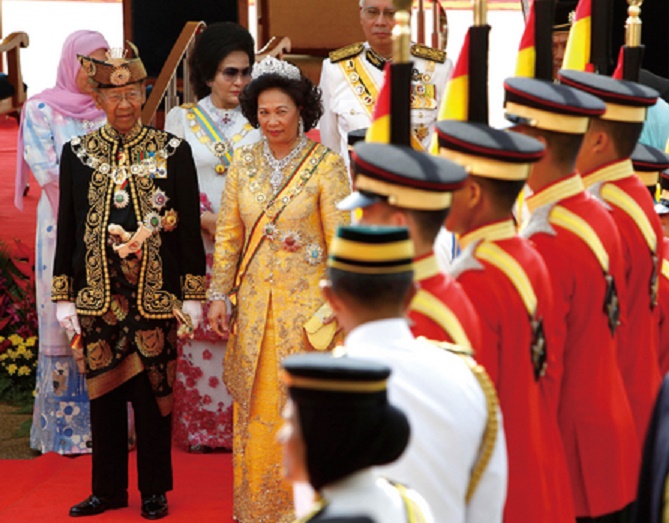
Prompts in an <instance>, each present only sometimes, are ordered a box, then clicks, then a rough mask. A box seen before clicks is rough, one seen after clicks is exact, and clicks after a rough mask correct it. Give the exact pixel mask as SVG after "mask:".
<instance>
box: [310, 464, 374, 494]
mask: <svg viewBox="0 0 669 523" xmlns="http://www.w3.org/2000/svg"><path fill="white" fill-rule="evenodd" d="M377 479H378V476H377V475H376V473H375V472H374V471H373V469H371V468H366V469H362V470H359V471H357V472H354V473H353V474H349V475H348V476H346V477H345V478H342V479H340V480H338V481H335V482H333V483H330V484H329V485H327V486H325V487H322V488H321V490H320V493H321V495H322V496H323V498H324V499H325V501H326V502H330V501H332V500H333V499H336V498H337V497H338V496H340V495H341V494H343V493H344V494H345V493H347V492H360V491H362V490H366V489H369V488H373V487H374V486H375V485H376V480H377Z"/></svg>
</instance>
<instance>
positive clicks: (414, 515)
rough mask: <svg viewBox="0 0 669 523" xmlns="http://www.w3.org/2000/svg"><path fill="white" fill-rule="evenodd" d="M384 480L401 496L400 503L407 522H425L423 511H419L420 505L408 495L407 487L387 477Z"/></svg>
mask: <svg viewBox="0 0 669 523" xmlns="http://www.w3.org/2000/svg"><path fill="white" fill-rule="evenodd" d="M386 481H387V482H388V483H390V484H391V485H392V486H393V487H395V489H396V490H397V493H398V494H399V495H400V497H401V498H402V503H404V508H405V510H406V514H407V522H408V523H425V516H424V515H423V512H422V511H421V509H420V507H419V506H418V505H417V504H416V502H415V501H414V500H413V499H411V497H410V496H409V489H408V488H406V487H405V486H404V485H402V484H401V483H395V482H394V481H391V480H389V479H386Z"/></svg>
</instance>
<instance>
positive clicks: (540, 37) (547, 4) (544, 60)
mask: <svg viewBox="0 0 669 523" xmlns="http://www.w3.org/2000/svg"><path fill="white" fill-rule="evenodd" d="M554 20H555V0H534V52H535V61H534V77H535V78H538V79H540V80H548V81H553V22H554Z"/></svg>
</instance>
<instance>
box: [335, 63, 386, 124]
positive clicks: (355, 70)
mask: <svg viewBox="0 0 669 523" xmlns="http://www.w3.org/2000/svg"><path fill="white" fill-rule="evenodd" d="M339 67H340V68H341V70H342V73H343V74H344V78H346V82H347V83H348V85H349V87H350V88H351V90H352V91H353V94H355V96H356V98H357V99H358V101H359V102H360V105H362V107H363V108H364V109H365V111H367V114H368V115H369V117H370V118H371V116H372V112H373V111H374V104H375V103H376V100H377V99H378V97H379V88H378V86H377V85H376V83H375V82H374V79H373V78H372V77H371V75H370V74H369V72H368V71H367V68H366V67H365V65H364V64H363V63H362V59H361V56H356V57H355V58H352V59H349V60H342V61H341V62H339Z"/></svg>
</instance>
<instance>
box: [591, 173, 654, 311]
mask: <svg viewBox="0 0 669 523" xmlns="http://www.w3.org/2000/svg"><path fill="white" fill-rule="evenodd" d="M601 195H602V198H604V200H605V201H607V202H608V203H612V204H613V205H615V206H616V207H618V208H619V209H620V210H622V211H623V212H624V213H625V214H627V215H628V216H629V217H630V218H631V219H632V220H633V221H634V223H635V224H636V226H637V228H638V229H639V231H640V232H641V234H642V236H643V237H644V239H645V240H646V244H647V245H648V249H649V250H650V255H651V260H652V263H653V271H652V273H651V276H650V284H649V285H650V308H651V310H652V309H654V308H655V306H656V305H657V295H658V292H659V278H658V263H659V260H658V256H657V236H656V235H655V231H654V230H653V226H652V225H651V223H650V220H649V219H648V216H646V213H645V212H643V209H642V208H641V206H640V205H639V204H638V203H637V202H636V200H635V199H634V198H632V197H631V196H630V195H629V194H627V193H626V192H625V191H623V190H622V189H621V188H620V187H618V186H616V185H613V184H612V183H605V184H604V185H603V186H602V189H601Z"/></svg>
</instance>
